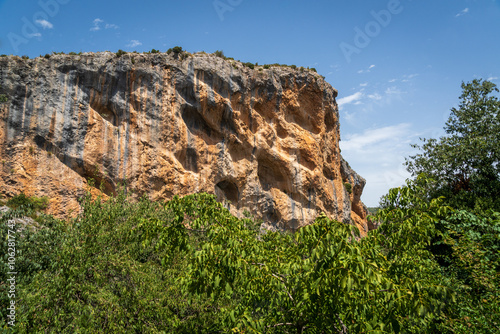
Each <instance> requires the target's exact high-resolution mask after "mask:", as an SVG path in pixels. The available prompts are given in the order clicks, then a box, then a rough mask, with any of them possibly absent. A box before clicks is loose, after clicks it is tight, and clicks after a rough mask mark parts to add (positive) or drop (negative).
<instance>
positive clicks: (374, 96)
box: [368, 93, 382, 101]
mask: <svg viewBox="0 0 500 334" xmlns="http://www.w3.org/2000/svg"><path fill="white" fill-rule="evenodd" d="M368 98H369V99H372V100H377V101H378V100H382V96H381V95H380V94H379V93H375V94H370V95H368Z"/></svg>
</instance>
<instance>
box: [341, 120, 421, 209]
mask: <svg viewBox="0 0 500 334" xmlns="http://www.w3.org/2000/svg"><path fill="white" fill-rule="evenodd" d="M417 140H418V134H417V133H416V132H414V131H413V130H412V126H411V124H409V123H400V124H396V125H390V126H384V127H376V128H371V129H366V130H364V131H362V132H360V133H355V134H348V135H347V136H346V138H345V139H344V138H343V139H342V141H341V142H340V146H341V148H342V156H343V157H344V158H345V159H346V160H347V161H349V164H350V165H351V166H352V167H353V168H354V169H355V170H356V171H357V172H358V173H359V174H360V175H361V176H363V177H364V178H365V179H366V181H367V183H366V187H365V190H364V191H363V198H362V199H363V201H364V202H365V204H367V205H369V206H373V205H377V203H378V200H379V199H380V197H381V196H382V195H384V194H385V193H387V187H388V186H389V187H397V186H400V185H401V184H403V183H404V181H405V179H407V178H408V177H409V176H410V174H409V173H408V172H407V171H406V169H405V168H404V166H403V162H404V159H405V157H407V156H409V155H411V154H413V151H412V150H413V149H412V148H411V146H410V144H411V143H414V142H416V141H417Z"/></svg>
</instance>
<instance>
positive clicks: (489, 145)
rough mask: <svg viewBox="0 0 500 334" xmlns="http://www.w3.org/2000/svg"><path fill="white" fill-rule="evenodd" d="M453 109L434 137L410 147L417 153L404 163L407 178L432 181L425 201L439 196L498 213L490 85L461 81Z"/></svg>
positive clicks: (499, 127) (497, 144)
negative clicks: (441, 132) (442, 132)
mask: <svg viewBox="0 0 500 334" xmlns="http://www.w3.org/2000/svg"><path fill="white" fill-rule="evenodd" d="M462 89H463V92H462V95H461V96H460V103H459V106H458V108H452V109H451V115H450V117H449V119H448V121H447V122H446V125H445V127H444V130H445V131H446V135H445V136H443V137H441V138H439V139H434V138H432V139H423V144H422V145H421V146H420V145H413V147H415V148H418V149H420V151H421V153H419V154H416V155H414V156H410V157H409V158H408V159H407V160H406V166H407V168H408V171H409V172H411V173H412V175H413V176H417V175H419V174H421V173H424V174H426V175H428V176H429V177H430V178H432V179H433V180H434V183H433V184H431V185H430V187H429V190H430V192H429V194H430V196H431V197H438V196H440V195H444V196H445V197H446V198H447V199H448V203H449V204H450V205H452V206H454V207H459V208H476V209H478V210H484V209H496V210H497V211H498V210H499V209H500V200H499V199H500V177H499V176H500V163H499V161H500V101H499V100H498V98H497V96H495V95H494V93H495V92H498V89H497V87H496V85H495V84H494V83H492V82H490V81H486V80H484V81H483V80H481V79H475V80H473V81H472V82H470V83H467V84H466V83H462Z"/></svg>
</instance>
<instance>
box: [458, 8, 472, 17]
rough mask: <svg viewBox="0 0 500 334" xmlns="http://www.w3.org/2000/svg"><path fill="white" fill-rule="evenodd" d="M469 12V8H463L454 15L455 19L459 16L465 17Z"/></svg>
mask: <svg viewBox="0 0 500 334" xmlns="http://www.w3.org/2000/svg"><path fill="white" fill-rule="evenodd" d="M468 12H469V8H464V9H463V10H462V11H461V12H460V13H458V14H457V15H455V17H459V16H462V15H465V14H467V13H468Z"/></svg>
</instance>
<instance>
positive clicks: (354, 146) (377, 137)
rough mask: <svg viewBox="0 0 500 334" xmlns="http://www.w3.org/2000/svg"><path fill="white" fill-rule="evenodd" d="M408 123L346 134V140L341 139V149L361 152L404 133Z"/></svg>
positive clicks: (408, 125)
mask: <svg viewBox="0 0 500 334" xmlns="http://www.w3.org/2000/svg"><path fill="white" fill-rule="evenodd" d="M409 127H410V124H408V123H401V124H398V125H393V126H386V127H383V128H378V129H369V130H365V132H363V133H362V134H354V135H351V136H348V140H347V141H345V140H344V141H342V142H341V145H342V149H343V150H353V151H357V152H358V153H361V152H363V151H366V150H368V149H370V150H371V149H373V148H374V146H376V145H378V144H380V143H381V142H383V141H386V140H390V139H395V138H396V137H398V136H401V135H403V134H405V133H406V132H407V131H408V128H409Z"/></svg>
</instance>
